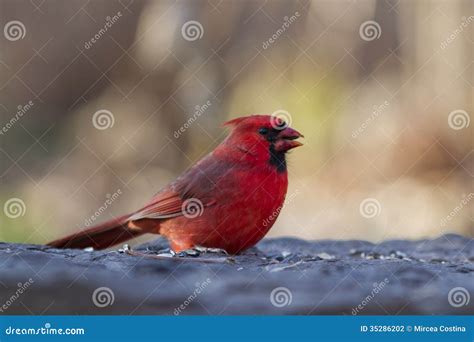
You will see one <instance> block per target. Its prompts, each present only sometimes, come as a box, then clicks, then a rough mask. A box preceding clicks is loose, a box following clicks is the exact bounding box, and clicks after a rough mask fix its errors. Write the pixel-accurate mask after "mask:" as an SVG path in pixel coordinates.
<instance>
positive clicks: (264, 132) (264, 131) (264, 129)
mask: <svg viewBox="0 0 474 342" xmlns="http://www.w3.org/2000/svg"><path fill="white" fill-rule="evenodd" d="M258 133H260V134H261V135H265V134H267V133H268V128H265V127H262V128H260V129H259V130H258Z"/></svg>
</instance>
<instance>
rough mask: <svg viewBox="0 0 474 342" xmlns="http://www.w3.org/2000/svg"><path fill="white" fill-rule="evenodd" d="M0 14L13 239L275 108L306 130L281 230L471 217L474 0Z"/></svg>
mask: <svg viewBox="0 0 474 342" xmlns="http://www.w3.org/2000/svg"><path fill="white" fill-rule="evenodd" d="M0 28H2V32H0V33H3V34H1V35H0V47H1V50H0V52H1V54H0V126H1V127H0V129H1V132H0V139H1V140H0V182H1V185H0V204H1V206H2V207H3V211H2V212H1V215H0V223H1V229H0V240H7V241H17V242H28V243H42V242H45V241H47V240H51V239H52V238H56V237H58V236H59V235H62V234H64V233H66V232H70V231H73V230H75V229H77V228H78V227H83V226H85V225H88V224H89V223H90V220H91V217H94V220H96V222H98V221H103V220H106V219H109V218H110V217H113V216H115V215H119V214H123V213H126V212H129V211H131V210H133V209H136V208H138V207H139V206H141V205H142V204H144V202H145V201H146V200H147V199H149V198H150V197H151V196H152V195H153V194H154V193H155V192H157V191H158V190H159V189H160V188H161V187H162V186H163V185H165V184H167V183H168V182H170V181H171V180H173V179H174V178H175V177H176V176H177V175H178V174H180V173H181V172H182V171H183V170H185V169H186V168H187V167H189V166H190V165H192V164H193V163H194V162H195V161H197V160H198V159H200V158H201V157H202V156H204V155H205V154H207V153H208V152H209V151H211V150H212V149H213V148H214V147H215V146H216V144H218V143H219V142H220V141H221V140H222V139H223V137H224V136H225V131H224V130H222V129H221V128H220V127H219V126H220V124H221V123H222V122H223V121H225V120H227V119H229V118H233V117H237V116H241V115H247V114H252V113H267V114H270V113H272V112H275V111H279V113H284V115H287V116H289V117H290V119H291V122H292V126H293V127H295V128H297V129H298V130H300V131H301V132H303V133H304V134H305V136H306V138H305V146H304V147H303V148H300V149H297V150H295V151H294V152H292V153H291V155H290V156H289V172H290V189H289V191H288V203H287V205H286V207H285V208H284V209H283V211H282V213H281V215H280V218H279V220H278V221H277V224H276V225H275V227H274V228H273V230H272V231H271V234H270V235H271V236H278V235H293V236H298V237H302V238H310V239H320V238H334V239H339V238H355V239H367V240H373V241H376V240H380V239H385V238H418V237H427V236H428V237H434V236H438V235H440V234H443V233H447V232H455V233H461V234H466V235H469V236H472V235H473V225H472V222H473V204H474V201H473V199H474V197H473V196H474V194H473V192H474V189H473V175H474V154H473V152H472V147H473V126H474V123H470V119H471V118H472V113H473V112H474V111H473V109H474V106H473V84H474V82H473V74H474V68H473V51H474V50H473V42H474V34H473V33H474V3H473V2H472V0H465V1H464V0H460V1H454V0H453V1H427V0H425V1H231V0H220V1H219V0H213V1H211V0H209V1H191V0H189V1H161V0H159V1H158V0H157V1H137V0H135V1H133V0H131V1H126V0H124V1H98V0H93V1H89V0H87V1H86V0H74V1H67V2H66V1H61V0H46V1H26V0H24V1H23V0H0ZM287 113H288V114H287ZM181 127H183V129H182V130H180V128H181ZM88 220H89V221H88Z"/></svg>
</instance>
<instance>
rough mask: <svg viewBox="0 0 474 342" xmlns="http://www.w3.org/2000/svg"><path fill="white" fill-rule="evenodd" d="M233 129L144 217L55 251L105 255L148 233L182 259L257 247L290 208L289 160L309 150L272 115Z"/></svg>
mask: <svg viewBox="0 0 474 342" xmlns="http://www.w3.org/2000/svg"><path fill="white" fill-rule="evenodd" d="M225 125H226V126H229V127H230V128H231V129H232V130H231V133H230V134H229V136H228V137H227V138H226V139H225V140H224V141H223V142H222V143H221V144H220V145H219V146H217V147H216V149H215V150H214V151H213V152H211V153H210V154H208V155H207V156H206V157H204V158H203V159H201V160H200V161H199V162H198V163H197V164H195V165H194V166H193V167H191V168H190V169H188V170H187V171H186V172H185V173H183V174H182V175H181V176H180V177H178V178H177V179H176V180H175V181H174V182H172V183H171V184H169V185H168V186H167V187H165V188H164V189H162V190H161V191H160V192H158V194H156V195H155V196H154V197H153V198H152V199H151V201H150V202H149V203H148V204H147V205H145V206H144V207H143V208H142V209H140V210H137V211H136V212H134V213H132V214H130V215H125V216H122V217H119V218H117V219H114V220H111V221H108V222H105V223H103V224H100V225H97V226H95V227H92V228H89V229H86V230H82V231H80V232H78V233H76V234H72V235H70V236H67V237H64V238H62V239H59V240H56V241H53V242H50V243H49V244H48V245H50V246H52V247H57V248H84V247H89V246H91V247H94V248H96V249H103V248H108V247H111V246H113V245H115V244H118V243H121V242H124V241H126V240H128V239H131V238H133V237H136V236H138V235H141V234H145V233H154V234H161V235H163V236H165V237H166V238H167V239H168V240H169V241H170V244H171V247H172V248H173V250H175V251H176V252H178V251H182V250H185V249H188V248H192V247H194V246H202V247H213V248H222V249H225V250H226V251H228V252H229V253H238V252H240V251H242V250H244V249H246V248H249V247H251V246H253V245H255V244H256V243H257V242H258V241H259V240H260V239H262V238H263V237H264V236H265V234H266V233H267V232H268V230H269V229H270V228H271V227H272V225H273V223H274V222H275V220H276V218H277V216H278V214H279V212H280V209H281V207H282V205H283V202H284V200H285V195H286V191H287V187H288V173H287V170H286V160H285V153H286V152H287V151H288V150H290V149H292V148H295V147H298V146H301V143H299V142H297V141H296V140H295V139H297V138H299V137H302V135H301V134H300V133H298V132H297V131H295V130H294V129H292V128H290V127H287V126H286V123H284V122H283V121H282V120H280V119H278V118H274V117H272V116H269V115H252V116H248V117H242V118H238V119H234V120H231V121H229V122H227V123H226V124H225Z"/></svg>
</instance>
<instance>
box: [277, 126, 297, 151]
mask: <svg viewBox="0 0 474 342" xmlns="http://www.w3.org/2000/svg"><path fill="white" fill-rule="evenodd" d="M277 137H278V138H277V141H276V143H275V150H276V151H277V152H286V151H289V150H291V149H293V148H295V147H298V146H303V144H302V143H300V142H299V141H296V139H298V138H304V136H303V134H301V133H300V132H298V131H297V130H296V129H293V128H291V127H286V128H284V129H282V130H281V132H280V133H279V134H278V136H277Z"/></svg>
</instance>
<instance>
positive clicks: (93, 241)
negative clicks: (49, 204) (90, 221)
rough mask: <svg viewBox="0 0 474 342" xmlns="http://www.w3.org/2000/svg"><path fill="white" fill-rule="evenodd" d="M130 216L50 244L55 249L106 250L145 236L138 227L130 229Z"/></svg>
mask: <svg viewBox="0 0 474 342" xmlns="http://www.w3.org/2000/svg"><path fill="white" fill-rule="evenodd" d="M129 218H130V215H126V216H121V217H118V218H116V219H113V220H110V221H107V222H105V223H102V224H99V225H97V226H94V227H91V228H88V229H85V230H81V231H79V232H77V233H74V234H71V235H68V236H66V237H63V238H61V239H58V240H54V241H52V242H50V243H48V246H51V247H55V248H86V247H93V248H94V249H105V248H109V247H112V246H114V245H116V244H119V243H121V242H124V241H127V240H130V239H132V238H134V237H137V236H140V235H142V234H145V232H144V231H143V230H141V229H139V228H138V227H136V228H130V227H129V226H128V220H129Z"/></svg>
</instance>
